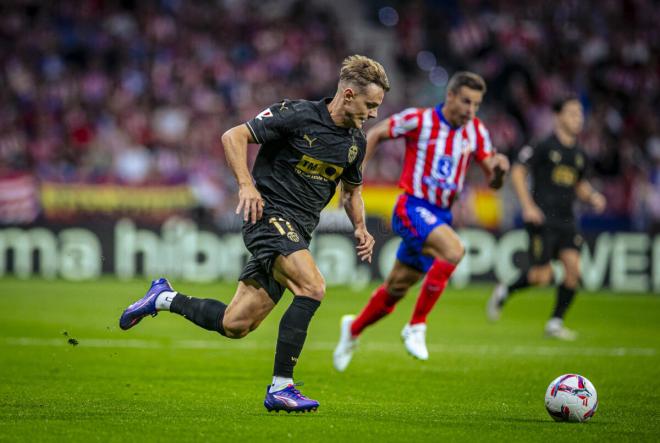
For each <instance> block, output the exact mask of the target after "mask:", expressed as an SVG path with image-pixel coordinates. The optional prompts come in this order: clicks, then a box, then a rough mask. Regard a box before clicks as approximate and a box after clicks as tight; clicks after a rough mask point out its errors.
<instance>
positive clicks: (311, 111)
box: [120, 55, 389, 412]
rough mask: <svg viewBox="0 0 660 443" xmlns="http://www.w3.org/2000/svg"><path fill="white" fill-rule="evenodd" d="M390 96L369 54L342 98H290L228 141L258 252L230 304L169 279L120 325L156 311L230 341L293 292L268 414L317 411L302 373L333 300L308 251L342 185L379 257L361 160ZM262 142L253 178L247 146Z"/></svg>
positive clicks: (361, 241)
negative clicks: (299, 382) (320, 316)
mask: <svg viewBox="0 0 660 443" xmlns="http://www.w3.org/2000/svg"><path fill="white" fill-rule="evenodd" d="M388 90H389V81H388V79H387V75H386V74H385V71H384V69H383V67H382V66H381V65H380V64H379V63H377V62H375V61H373V60H371V59H369V58H367V57H363V56H358V55H355V56H351V57H348V58H346V59H345V60H344V62H343V64H342V68H341V71H340V75H339V85H338V88H337V92H336V94H335V96H334V98H326V99H323V100H320V101H316V102H313V101H307V100H284V101H282V102H280V103H277V104H274V105H272V106H270V107H269V108H267V109H265V110H264V111H263V112H261V113H260V114H259V115H257V116H256V117H255V118H253V119H252V120H250V121H248V122H247V123H245V124H242V125H239V126H236V127H234V128H232V129H230V130H228V131H227V132H225V134H224V135H223V136H222V143H223V145H224V149H225V155H226V157H227V162H228V163H229V166H230V167H231V169H232V171H233V172H234V175H235V176H236V180H237V181H238V185H239V192H238V197H239V202H238V207H237V208H236V213H237V214H240V213H242V214H243V220H244V224H243V240H244V242H245V245H246V247H247V248H248V250H249V251H250V253H251V254H252V256H251V258H250V259H249V261H248V263H247V264H246V266H245V268H244V269H243V272H242V273H241V276H240V277H239V283H238V288H237V289H236V292H235V294H234V298H233V299H232V301H231V303H229V305H225V304H224V303H222V302H220V301H218V300H215V299H198V298H194V297H189V296H187V295H183V294H181V293H177V292H175V291H174V290H173V289H172V287H171V286H170V284H169V283H168V282H167V280H165V279H159V280H156V281H154V282H153V284H152V286H151V288H150V289H149V291H148V292H147V294H146V295H145V296H144V297H143V298H142V299H140V300H138V301H137V302H135V303H133V304H132V305H131V306H129V307H128V308H127V309H126V310H125V311H124V314H123V315H122V317H121V319H120V326H121V328H122V329H129V328H131V327H132V326H134V325H135V324H137V323H138V322H139V321H140V320H141V319H142V318H144V317H145V316H147V315H156V313H157V311H160V310H169V311H170V312H174V313H177V314H180V315H182V316H184V317H185V318H187V319H188V320H190V321H192V322H194V323H195V324H197V325H199V326H201V327H203V328H205V329H208V330H211V331H217V332H219V333H220V334H222V335H224V336H226V337H228V338H242V337H245V336H246V335H247V334H248V333H249V332H251V331H253V330H255V329H256V328H257V327H258V326H259V324H260V323H261V322H262V321H263V320H264V319H265V318H266V316H267V315H268V314H269V313H270V312H271V311H272V310H273V308H274V307H275V305H276V304H277V302H278V301H279V300H280V298H281V297H282V294H283V292H284V290H285V289H287V288H288V289H289V290H290V291H291V292H292V293H293V295H294V297H293V302H292V303H291V305H290V306H289V308H288V309H287V311H286V312H285V313H284V315H283V316H282V319H281V321H280V326H279V335H278V338H277V346H276V351H275V366H274V371H273V382H272V384H271V385H269V386H268V388H267V391H266V398H265V400H264V405H265V406H266V408H267V409H268V410H269V411H280V410H285V411H287V412H291V411H296V412H298V411H303V412H304V411H309V410H315V409H316V408H317V407H318V405H319V404H318V402H317V401H315V400H312V399H309V398H306V397H304V396H303V395H302V394H301V393H300V391H299V390H298V389H296V384H294V382H293V369H294V366H295V365H296V362H297V361H298V357H299V356H300V353H301V351H302V348H303V344H304V342H305V338H306V336H307V329H308V326H309V323H310V321H311V319H312V316H313V315H314V313H315V311H316V309H317V308H318V307H319V305H320V303H321V300H322V299H323V297H324V296H325V282H324V279H323V276H322V275H321V273H320V272H319V269H318V268H317V266H316V264H315V262H314V259H313V257H312V255H311V253H310V252H309V242H310V240H311V237H312V231H314V228H315V227H316V225H317V224H318V221H319V217H320V212H321V210H322V209H323V208H324V207H325V206H326V205H327V204H328V202H329V201H330V199H331V198H332V196H333V195H334V193H335V189H336V187H337V185H338V184H339V182H340V181H341V183H342V186H341V199H342V201H343V203H344V207H345V209H346V213H347V214H348V217H349V218H350V220H351V222H352V223H353V226H354V229H355V238H356V241H357V255H358V256H359V258H360V259H361V260H363V261H365V260H366V261H371V256H372V252H373V247H374V239H373V237H372V236H371V235H370V234H369V232H367V228H366V225H365V216H364V202H363V201H362V193H361V184H362V171H361V164H362V160H363V159H364V155H365V150H366V140H365V136H364V133H363V132H362V126H363V124H364V122H365V121H366V120H367V119H369V118H375V117H376V115H377V110H378V107H379V106H380V104H381V103H382V101H383V97H384V95H385V92H386V91H388ZM248 143H258V144H260V145H261V148H260V150H259V154H258V155H257V159H256V162H255V164H254V167H253V169H252V174H250V172H249V171H248V165H247V145H248Z"/></svg>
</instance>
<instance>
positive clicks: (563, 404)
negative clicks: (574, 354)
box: [545, 374, 598, 422]
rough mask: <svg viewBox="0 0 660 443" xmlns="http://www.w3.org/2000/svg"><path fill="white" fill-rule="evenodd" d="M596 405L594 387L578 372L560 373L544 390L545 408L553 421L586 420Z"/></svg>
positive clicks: (596, 399)
mask: <svg viewBox="0 0 660 443" xmlns="http://www.w3.org/2000/svg"><path fill="white" fill-rule="evenodd" d="M597 407H598V394H596V388H594V385H592V384H591V382H590V381H589V380H587V379H586V378H585V377H583V376H581V375H578V374H564V375H560V376H559V377H557V378H555V379H554V380H553V381H552V383H550V386H548V390H547V391H545V409H547V411H548V414H550V416H551V417H552V418H554V419H555V421H570V422H583V421H587V420H589V419H590V418H591V417H593V415H594V413H595V412H596V408H597Z"/></svg>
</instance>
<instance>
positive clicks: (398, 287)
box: [385, 281, 411, 298]
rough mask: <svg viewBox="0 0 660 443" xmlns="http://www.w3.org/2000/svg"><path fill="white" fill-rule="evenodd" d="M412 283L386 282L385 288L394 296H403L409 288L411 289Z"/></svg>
mask: <svg viewBox="0 0 660 443" xmlns="http://www.w3.org/2000/svg"><path fill="white" fill-rule="evenodd" d="M410 286H411V285H410V284H408V283H407V282H401V281H399V282H385V289H386V290H387V293H388V294H389V295H390V296H392V297H394V298H403V297H405V296H406V293H407V292H408V289H410Z"/></svg>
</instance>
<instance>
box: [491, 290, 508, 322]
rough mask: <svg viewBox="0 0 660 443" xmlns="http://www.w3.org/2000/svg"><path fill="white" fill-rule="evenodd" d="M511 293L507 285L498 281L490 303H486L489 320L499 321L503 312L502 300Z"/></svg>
mask: <svg viewBox="0 0 660 443" xmlns="http://www.w3.org/2000/svg"><path fill="white" fill-rule="evenodd" d="M508 295H509V291H508V288H507V286H506V285H504V284H502V283H498V284H497V286H495V289H493V293H492V294H490V298H489V299H488V303H487V304H486V315H487V316H488V320H490V321H493V322H494V321H497V320H499V319H500V315H501V314H502V301H503V300H506V298H507V296H508Z"/></svg>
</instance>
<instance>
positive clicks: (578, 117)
mask: <svg viewBox="0 0 660 443" xmlns="http://www.w3.org/2000/svg"><path fill="white" fill-rule="evenodd" d="M553 111H554V112H555V129H554V133H553V134H552V135H550V136H549V137H548V138H546V139H545V140H543V141H542V142H541V143H539V144H538V145H537V146H536V147H535V148H532V147H531V146H525V147H523V148H522V149H521V150H520V153H519V155H518V163H516V164H515V165H514V166H513V169H512V171H511V181H512V183H513V187H514V189H515V191H516V194H517V195H518V200H520V205H521V207H522V217H523V221H524V222H525V228H526V229H527V232H528V234H529V260H530V264H531V267H530V269H529V270H527V271H525V272H523V273H522V275H521V276H520V278H519V279H518V280H517V281H516V282H515V283H513V284H512V285H510V286H506V285H504V284H502V283H500V284H498V285H497V286H496V287H495V290H494V291H493V294H492V295H491V297H490V299H489V301H488V305H487V307H486V310H487V314H488V318H489V319H490V320H492V321H496V320H498V319H499V318H500V313H501V311H502V308H503V307H504V303H506V301H507V300H508V299H509V297H511V295H513V293H515V292H516V291H518V290H520V289H522V288H526V287H528V286H531V285H547V284H549V283H550V282H551V281H552V267H551V265H550V260H552V259H557V258H558V259H559V260H560V261H561V263H562V265H563V267H564V281H563V282H562V283H561V284H560V285H559V287H558V288H557V302H556V304H555V308H554V310H553V312H552V316H551V317H550V320H548V322H547V323H546V325H545V334H546V336H548V337H552V338H558V339H561V340H575V338H576V337H577V334H576V333H575V332H574V331H571V330H570V329H567V328H565V327H564V316H565V315H566V311H567V310H568V307H569V306H570V305H571V302H572V301H573V299H574V298H575V290H576V288H577V285H578V282H579V279H580V247H581V246H582V237H581V236H580V235H579V234H578V232H577V230H576V223H575V217H574V215H573V204H574V202H575V198H576V197H577V198H579V199H580V200H582V201H583V202H586V203H587V204H589V205H591V206H592V207H593V208H594V209H595V211H596V212H598V213H601V212H603V210H604V209H605V204H606V202H605V197H603V195H602V194H600V193H599V192H596V191H595V190H594V189H593V188H592V187H591V185H590V184H589V182H588V181H587V180H586V179H585V177H584V176H585V170H586V156H585V155H584V153H583V151H582V149H581V148H580V147H579V146H578V145H577V137H578V135H579V134H580V132H581V131H582V126H583V124H584V113H583V110H582V105H581V104H580V102H579V100H578V99H577V98H575V97H569V98H565V99H561V100H559V101H557V103H555V104H554V106H553ZM528 173H529V174H530V175H531V177H532V192H531V193H530V191H529V190H528V188H527V174H528Z"/></svg>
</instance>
